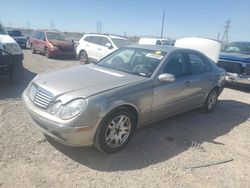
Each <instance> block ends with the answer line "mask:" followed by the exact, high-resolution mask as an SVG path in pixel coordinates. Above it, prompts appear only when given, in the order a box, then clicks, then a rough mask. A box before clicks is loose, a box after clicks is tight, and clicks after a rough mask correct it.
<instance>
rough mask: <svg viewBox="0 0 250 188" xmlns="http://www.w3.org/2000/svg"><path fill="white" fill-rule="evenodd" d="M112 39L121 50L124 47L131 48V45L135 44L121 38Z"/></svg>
mask: <svg viewBox="0 0 250 188" xmlns="http://www.w3.org/2000/svg"><path fill="white" fill-rule="evenodd" d="M111 39H112V41H113V42H114V43H115V45H116V46H117V47H118V48H121V47H124V46H129V45H132V44H133V42H131V41H129V40H127V39H119V38H111Z"/></svg>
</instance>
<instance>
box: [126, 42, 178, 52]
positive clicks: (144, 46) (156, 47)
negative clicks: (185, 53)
mask: <svg viewBox="0 0 250 188" xmlns="http://www.w3.org/2000/svg"><path fill="white" fill-rule="evenodd" d="M128 47H130V48H141V49H147V50H154V51H162V52H167V53H169V52H171V51H174V50H177V49H180V48H176V47H174V46H164V45H147V44H134V45H130V46H128Z"/></svg>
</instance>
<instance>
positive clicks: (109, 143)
mask: <svg viewBox="0 0 250 188" xmlns="http://www.w3.org/2000/svg"><path fill="white" fill-rule="evenodd" d="M135 124H136V119H135V117H134V116H133V115H132V113H131V111H130V110H128V109H127V108H120V109H117V110H115V111H114V112H113V113H111V114H109V115H108V116H107V117H106V118H105V119H104V120H103V121H102V123H101V124H100V127H99V128H98V130H97V134H96V141H95V146H96V147H97V148H98V149H99V150H101V151H103V152H105V153H114V152H117V151H119V150H121V149H122V148H123V147H124V146H125V145H126V144H127V143H128V142H129V140H130V138H131V136H132V134H133V132H134V128H135Z"/></svg>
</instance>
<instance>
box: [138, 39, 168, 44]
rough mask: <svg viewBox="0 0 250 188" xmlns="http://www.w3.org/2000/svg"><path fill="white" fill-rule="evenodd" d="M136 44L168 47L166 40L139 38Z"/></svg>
mask: <svg viewBox="0 0 250 188" xmlns="http://www.w3.org/2000/svg"><path fill="white" fill-rule="evenodd" d="M138 44H151V45H168V39H159V38H140V40H139V42H138Z"/></svg>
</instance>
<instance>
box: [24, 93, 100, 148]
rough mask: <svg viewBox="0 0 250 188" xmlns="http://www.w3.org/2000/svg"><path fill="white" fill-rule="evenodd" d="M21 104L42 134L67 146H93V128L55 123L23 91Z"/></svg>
mask: <svg viewBox="0 0 250 188" xmlns="http://www.w3.org/2000/svg"><path fill="white" fill-rule="evenodd" d="M22 99H23V102H24V104H25V107H26V109H27V110H28V114H29V117H30V119H31V120H32V122H33V124H34V125H36V126H37V127H38V128H39V129H40V130H41V131H42V132H43V133H44V134H46V135H48V136H50V137H51V138H53V139H54V140H56V141H58V142H60V143H62V144H64V145H68V146H89V145H93V140H94V135H95V129H94V126H76V127H75V126H73V125H71V126H69V124H70V122H65V123H63V122H57V121H54V120H51V119H49V118H47V117H46V115H48V113H47V112H45V111H42V110H40V109H38V108H37V107H36V106H35V105H34V104H33V103H32V102H31V101H30V99H29V97H28V96H27V94H26V91H24V93H23V95H22Z"/></svg>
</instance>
